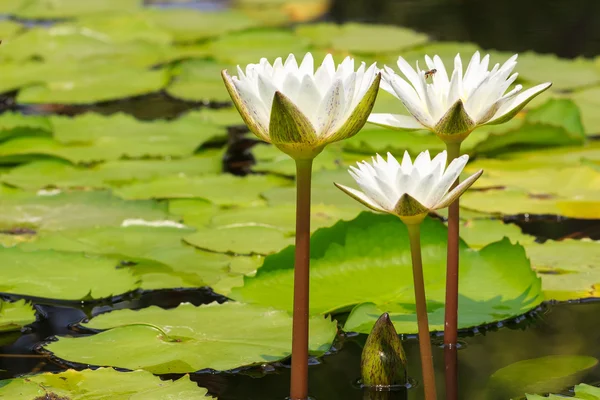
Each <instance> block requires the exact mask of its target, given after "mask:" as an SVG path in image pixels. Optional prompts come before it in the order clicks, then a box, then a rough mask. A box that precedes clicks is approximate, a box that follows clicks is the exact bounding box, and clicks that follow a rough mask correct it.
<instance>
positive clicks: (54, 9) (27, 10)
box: [15, 0, 142, 19]
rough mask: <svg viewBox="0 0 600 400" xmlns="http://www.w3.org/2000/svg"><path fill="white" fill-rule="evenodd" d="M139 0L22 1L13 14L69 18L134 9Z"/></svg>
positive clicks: (32, 16)
mask: <svg viewBox="0 0 600 400" xmlns="http://www.w3.org/2000/svg"><path fill="white" fill-rule="evenodd" d="M141 5H142V1H141V0H94V1H90V2H88V1H79V0H36V1H28V2H24V3H23V6H22V7H21V8H19V9H18V10H17V11H16V12H15V14H16V15H17V16H19V17H21V18H31V19H50V18H69V17H77V16H81V15H87V14H94V13H100V12H106V11H135V10H136V9H138V8H139V7H141Z"/></svg>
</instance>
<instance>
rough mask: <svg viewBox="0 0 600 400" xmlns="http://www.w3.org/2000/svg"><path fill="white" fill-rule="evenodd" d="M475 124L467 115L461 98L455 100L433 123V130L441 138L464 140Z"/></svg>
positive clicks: (445, 139)
mask: <svg viewBox="0 0 600 400" xmlns="http://www.w3.org/2000/svg"><path fill="white" fill-rule="evenodd" d="M476 126H477V124H476V123H475V121H473V120H472V119H471V117H469V114H467V111H466V110H465V105H464V104H463V102H462V100H458V101H456V103H454V105H452V107H450V109H449V110H448V111H446V114H444V116H443V117H442V118H440V120H439V121H438V123H437V124H436V125H435V127H434V128H433V131H434V132H435V134H436V135H438V136H439V137H440V138H441V139H442V140H444V141H447V140H450V141H456V140H460V141H462V140H464V139H465V138H466V137H467V136H468V135H469V133H471V131H472V130H473V129H475V127H476Z"/></svg>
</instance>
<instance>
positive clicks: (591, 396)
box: [527, 383, 600, 400]
mask: <svg viewBox="0 0 600 400" xmlns="http://www.w3.org/2000/svg"><path fill="white" fill-rule="evenodd" d="M574 390H575V397H569V398H570V399H571V400H599V399H600V388H597V387H595V386H590V385H586V384H585V383H582V384H579V385H577V386H575V389H574ZM564 399H565V397H564V396H555V395H553V394H551V395H549V396H547V397H546V396H539V395H537V394H528V395H527V400H564Z"/></svg>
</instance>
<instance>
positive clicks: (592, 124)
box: [570, 87, 600, 135]
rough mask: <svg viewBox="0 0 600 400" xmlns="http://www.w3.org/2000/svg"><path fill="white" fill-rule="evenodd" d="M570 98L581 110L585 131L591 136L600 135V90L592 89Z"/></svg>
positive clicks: (578, 92)
mask: <svg viewBox="0 0 600 400" xmlns="http://www.w3.org/2000/svg"><path fill="white" fill-rule="evenodd" d="M570 98H571V99H572V100H573V101H574V102H575V104H577V106H578V107H579V109H580V110H581V117H582V122H583V126H584V127H585V131H586V132H587V133H588V134H590V135H596V134H599V133H600V115H599V114H598V112H597V110H598V107H600V88H598V87H595V88H590V89H586V90H581V91H577V92H575V93H573V94H571V95H570Z"/></svg>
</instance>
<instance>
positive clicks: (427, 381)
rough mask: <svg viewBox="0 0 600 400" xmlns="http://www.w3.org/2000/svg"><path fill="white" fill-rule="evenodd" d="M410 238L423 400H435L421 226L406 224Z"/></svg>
mask: <svg viewBox="0 0 600 400" xmlns="http://www.w3.org/2000/svg"><path fill="white" fill-rule="evenodd" d="M406 226H407V227H408V235H409V237H410V253H411V255H412V264H413V280H414V285H415V301H416V303H417V324H418V327H419V350H420V353H421V369H422V372H423V386H424V387H425V400H436V397H437V395H436V388H435V374H434V371H433V355H432V353H431V337H430V335H429V321H428V317H427V302H426V298H425V280H424V278H423V261H422V259H421V224H420V223H416V224H407V225H406Z"/></svg>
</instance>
